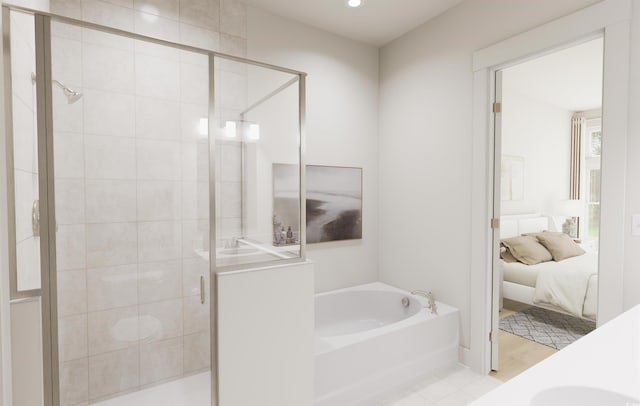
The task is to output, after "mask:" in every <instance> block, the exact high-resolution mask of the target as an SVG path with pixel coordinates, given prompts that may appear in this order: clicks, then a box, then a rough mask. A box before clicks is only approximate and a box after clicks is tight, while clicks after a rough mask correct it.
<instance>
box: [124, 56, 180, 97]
mask: <svg viewBox="0 0 640 406" xmlns="http://www.w3.org/2000/svg"><path fill="white" fill-rule="evenodd" d="M135 88H136V94H137V95H139V96H147V97H157V98H159V99H164V100H174V101H177V100H178V99H179V97H180V68H179V64H178V62H176V61H172V60H170V59H165V58H158V57H155V56H150V55H142V54H138V55H136V74H135Z"/></svg>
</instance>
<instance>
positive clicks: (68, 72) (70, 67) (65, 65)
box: [51, 36, 82, 90]
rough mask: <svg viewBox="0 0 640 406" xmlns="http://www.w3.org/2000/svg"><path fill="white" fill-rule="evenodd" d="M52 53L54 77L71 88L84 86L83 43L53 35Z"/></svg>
mask: <svg viewBox="0 0 640 406" xmlns="http://www.w3.org/2000/svg"><path fill="white" fill-rule="evenodd" d="M51 54H52V55H51V72H52V76H53V78H54V79H56V80H59V81H60V82H62V83H63V84H64V85H66V86H68V87H71V88H75V87H82V43H81V42H80V41H79V40H72V39H68V38H61V37H56V36H52V37H51ZM58 90H59V89H58Z"/></svg>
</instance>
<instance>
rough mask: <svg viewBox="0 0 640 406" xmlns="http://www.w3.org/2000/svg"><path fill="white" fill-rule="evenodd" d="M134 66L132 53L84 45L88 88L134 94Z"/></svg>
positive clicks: (85, 73) (83, 61)
mask: <svg viewBox="0 0 640 406" xmlns="http://www.w3.org/2000/svg"><path fill="white" fill-rule="evenodd" d="M96 1H97V0H96ZM96 35H99V34H96ZM105 38H106V37H105ZM134 66H135V64H134V57H133V52H132V51H124V50H121V49H116V48H112V47H107V46H101V45H95V44H91V43H87V42H84V43H83V45H82V74H83V81H84V87H86V88H91V89H99V90H108V91H113V92H120V93H128V94H133V92H134V89H135V69H134Z"/></svg>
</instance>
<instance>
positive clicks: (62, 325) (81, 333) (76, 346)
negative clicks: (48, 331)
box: [58, 314, 89, 362]
mask: <svg viewBox="0 0 640 406" xmlns="http://www.w3.org/2000/svg"><path fill="white" fill-rule="evenodd" d="M58 340H59V341H58V348H59V353H58V357H59V359H60V362H66V361H72V360H75V359H79V358H86V357H87V356H88V355H89V352H88V348H87V345H88V343H87V340H88V338H87V315H86V314H78V315H75V316H67V317H61V318H59V319H58Z"/></svg>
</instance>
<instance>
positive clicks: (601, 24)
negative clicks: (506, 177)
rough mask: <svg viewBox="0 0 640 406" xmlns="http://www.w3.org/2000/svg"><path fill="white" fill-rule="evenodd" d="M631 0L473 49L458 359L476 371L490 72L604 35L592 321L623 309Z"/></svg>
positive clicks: (487, 258) (486, 270)
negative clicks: (465, 299)
mask: <svg viewBox="0 0 640 406" xmlns="http://www.w3.org/2000/svg"><path fill="white" fill-rule="evenodd" d="M631 11H632V0H605V1H602V2H600V3H596V4H595V5H593V6H590V7H587V8H584V9H582V10H579V11H577V12H575V13H573V14H570V15H568V16H565V17H562V18H559V19H557V20H554V21H552V22H549V23H547V24H544V25H542V26H540V27H538V28H534V29H532V30H530V31H527V32H524V33H522V34H519V35H516V36H514V37H511V38H509V39H506V40H504V41H501V42H499V43H497V44H495V45H492V46H490V47H488V48H484V49H481V50H478V51H476V52H475V53H474V54H473V94H474V95H473V106H474V107H473V148H472V149H473V153H472V168H473V173H472V185H473V186H472V190H471V201H472V202H474V204H473V205H472V213H471V241H472V246H471V286H479V287H480V288H479V289H472V290H471V298H470V299H471V303H470V304H471V306H470V309H471V351H470V352H469V354H468V358H467V359H465V360H464V361H465V362H466V363H468V364H469V365H470V366H471V367H472V368H473V369H474V370H476V371H479V372H482V373H488V372H489V371H490V370H491V358H492V354H491V341H490V334H491V332H492V316H493V314H494V312H497V309H496V308H495V306H494V302H495V303H497V301H494V300H493V294H492V291H493V280H494V278H496V277H498V276H495V275H494V270H493V266H492V261H493V255H492V252H493V250H494V247H493V235H492V234H493V229H492V228H491V219H492V218H493V209H494V197H493V193H494V188H493V181H494V170H495V166H494V162H493V154H494V150H495V140H494V125H495V123H494V117H493V114H492V113H491V111H492V109H491V106H492V104H493V102H494V101H495V86H496V83H495V72H496V71H498V70H500V69H504V68H506V67H508V66H511V65H513V64H514V63H516V62H518V63H520V62H522V61H524V60H527V59H531V58H533V57H538V56H541V55H544V54H545V53H549V52H551V51H557V50H558V49H562V48H563V47H568V46H571V45H575V44H576V43H579V42H581V41H585V40H588V39H591V38H595V37H596V36H604V75H603V105H602V120H603V124H604V126H603V132H606V133H607V146H606V148H607V153H606V155H603V160H602V196H603V197H604V198H603V199H602V212H601V230H600V235H601V237H602V242H601V244H600V258H599V267H600V269H607V272H606V273H605V274H602V275H600V277H599V287H598V288H599V289H598V290H599V297H600V300H599V302H598V323H599V324H602V323H604V322H606V321H608V320H610V319H612V318H614V317H615V316H617V315H618V314H620V313H622V311H623V297H622V295H620V292H622V288H623V284H622V282H623V272H624V268H623V258H624V255H623V254H624V230H625V227H624V223H625V201H624V199H621V198H620V196H624V195H625V175H626V153H625V150H626V144H627V126H628V104H629V100H628V94H629V92H628V87H629V86H628V85H629V51H630V29H631V15H632V13H631Z"/></svg>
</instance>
